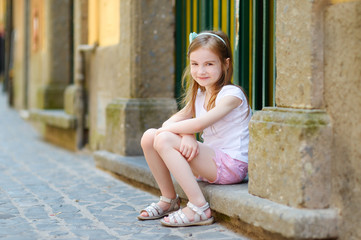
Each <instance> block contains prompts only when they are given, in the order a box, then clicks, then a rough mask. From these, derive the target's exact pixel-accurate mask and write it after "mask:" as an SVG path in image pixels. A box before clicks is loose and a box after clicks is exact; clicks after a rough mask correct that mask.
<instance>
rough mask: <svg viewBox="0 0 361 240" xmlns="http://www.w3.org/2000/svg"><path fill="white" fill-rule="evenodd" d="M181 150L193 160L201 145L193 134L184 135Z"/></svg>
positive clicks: (185, 156)
mask: <svg viewBox="0 0 361 240" xmlns="http://www.w3.org/2000/svg"><path fill="white" fill-rule="evenodd" d="M179 152H180V153H181V154H182V155H183V157H184V158H185V159H186V160H187V161H188V162H190V161H192V160H193V159H194V158H195V157H196V156H197V155H198V153H199V146H198V142H197V140H196V138H195V137H194V135H193V134H185V135H182V140H181V145H180V147H179Z"/></svg>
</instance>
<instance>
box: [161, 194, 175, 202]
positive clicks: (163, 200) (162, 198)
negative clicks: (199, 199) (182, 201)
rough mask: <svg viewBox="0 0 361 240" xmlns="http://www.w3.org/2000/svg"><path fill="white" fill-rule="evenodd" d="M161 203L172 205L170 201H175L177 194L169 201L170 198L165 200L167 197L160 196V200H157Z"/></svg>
mask: <svg viewBox="0 0 361 240" xmlns="http://www.w3.org/2000/svg"><path fill="white" fill-rule="evenodd" d="M159 199H160V200H161V201H162V202H166V203H169V204H171V203H172V201H174V200H177V199H178V194H177V196H176V198H175V199H170V198H167V197H164V196H160V198H159Z"/></svg>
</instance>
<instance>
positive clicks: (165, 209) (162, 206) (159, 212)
mask: <svg viewBox="0 0 361 240" xmlns="http://www.w3.org/2000/svg"><path fill="white" fill-rule="evenodd" d="M179 208H180V199H179V197H178V195H177V197H176V198H175V199H169V198H166V197H163V196H161V197H160V200H159V202H158V203H152V204H151V205H149V206H148V207H146V208H145V209H143V210H142V211H141V212H140V215H139V216H138V219H139V220H150V219H158V218H161V217H164V216H166V215H168V214H169V213H172V212H174V211H177V210H178V209H179Z"/></svg>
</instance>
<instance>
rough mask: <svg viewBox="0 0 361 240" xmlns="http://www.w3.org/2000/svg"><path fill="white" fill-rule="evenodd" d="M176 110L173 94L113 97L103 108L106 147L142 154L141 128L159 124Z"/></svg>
mask: <svg viewBox="0 0 361 240" xmlns="http://www.w3.org/2000/svg"><path fill="white" fill-rule="evenodd" d="M176 111H177V104H176V101H175V100H174V99H173V98H152V99H125V98H118V99H115V100H113V101H112V102H111V103H110V104H108V106H107V108H106V140H105V149H106V150H108V151H110V152H114V153H118V154H120V155H123V156H134V155H142V149H141V147H140V139H141V137H142V135H143V133H144V131H145V130H147V129H149V128H158V127H160V126H161V124H162V123H163V122H164V121H165V120H167V119H168V118H169V117H170V116H171V115H172V114H173V113H175V112H176Z"/></svg>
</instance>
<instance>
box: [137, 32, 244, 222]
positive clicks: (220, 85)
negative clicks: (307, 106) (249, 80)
mask: <svg viewBox="0 0 361 240" xmlns="http://www.w3.org/2000/svg"><path fill="white" fill-rule="evenodd" d="M190 42H191V44H190V46H189V50H188V54H187V57H188V59H189V62H190V66H188V67H187V69H186V71H185V74H184V76H183V80H184V79H188V80H189V83H188V89H187V92H186V96H185V100H184V102H185V107H184V108H183V109H182V110H180V111H179V112H178V113H176V114H175V115H173V116H172V117H171V118H169V119H168V120H167V121H166V122H164V123H163V126H162V127H161V128H159V129H149V130H147V131H146V132H145V133H144V135H143V137H142V140H141V146H142V148H143V151H144V156H145V158H146V160H147V163H148V165H149V168H150V170H151V171H152V173H153V176H154V178H155V180H156V182H157V184H158V186H159V188H160V191H161V194H162V196H161V197H160V201H159V202H158V203H152V204H151V205H150V206H148V207H147V208H145V209H143V210H142V211H141V213H140V215H139V216H138V219H140V220H149V219H158V218H161V217H163V216H166V215H169V216H168V217H164V218H163V219H162V220H161V223H162V224H163V225H165V226H193V225H207V224H212V223H213V217H212V216H211V210H210V208H209V204H208V203H207V202H206V200H205V198H204V196H203V194H202V191H201V189H200V187H199V185H198V183H197V179H196V177H197V178H198V180H201V181H206V182H209V183H213V184H234V183H239V182H241V181H242V180H243V179H244V177H245V176H246V174H247V171H248V141H249V140H248V139H249V135H248V122H249V120H250V118H251V113H250V107H249V104H248V100H247V98H246V96H245V94H244V92H243V91H242V89H241V88H240V87H238V86H235V85H233V84H232V83H231V78H232V73H233V63H232V51H231V47H230V44H229V39H228V37H227V36H226V35H225V34H224V33H223V32H211V31H207V32H202V33H200V34H198V35H197V34H196V33H191V35H190ZM200 132H201V133H202V138H203V143H202V142H198V141H197V140H196V138H195V136H194V134H195V133H200ZM170 173H171V174H172V175H173V176H174V177H175V179H176V181H177V182H178V183H179V185H180V186H181V187H182V189H183V190H184V192H185V194H186V195H187V197H188V200H189V202H188V204H187V207H185V208H183V209H180V210H178V209H179V208H180V200H179V198H178V195H177V194H176V192H175V190H174V186H173V183H172V179H171V175H170ZM195 176H196V177H195ZM177 210H178V211H177Z"/></svg>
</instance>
